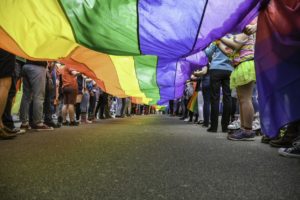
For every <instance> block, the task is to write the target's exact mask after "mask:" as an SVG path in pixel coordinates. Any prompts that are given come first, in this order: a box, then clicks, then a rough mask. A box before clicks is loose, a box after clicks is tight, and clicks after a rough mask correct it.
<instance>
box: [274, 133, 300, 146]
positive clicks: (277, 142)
mask: <svg viewBox="0 0 300 200" xmlns="http://www.w3.org/2000/svg"><path fill="white" fill-rule="evenodd" d="M296 137H297V135H290V134H286V135H284V136H282V137H280V138H279V139H274V140H271V141H270V142H269V144H270V145H271V146H272V147H277V148H280V147H284V148H288V147H292V143H293V141H294V139H295V138H296Z"/></svg>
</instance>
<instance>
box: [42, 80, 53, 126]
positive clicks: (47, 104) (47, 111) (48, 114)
mask: <svg viewBox="0 0 300 200" xmlns="http://www.w3.org/2000/svg"><path fill="white" fill-rule="evenodd" d="M47 79H48V77H46V89H45V100H44V123H46V124H50V123H53V120H52V111H51V94H50V93H51V91H50V87H52V86H50V85H49V84H50V83H49V81H48V80H47Z"/></svg>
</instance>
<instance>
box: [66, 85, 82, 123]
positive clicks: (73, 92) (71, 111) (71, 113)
mask: <svg viewBox="0 0 300 200" xmlns="http://www.w3.org/2000/svg"><path fill="white" fill-rule="evenodd" d="M76 97H77V89H76V88H70V101H69V102H68V103H69V105H68V109H69V117H70V126H78V125H79V122H77V121H76V120H75V106H74V105H75V103H76Z"/></svg>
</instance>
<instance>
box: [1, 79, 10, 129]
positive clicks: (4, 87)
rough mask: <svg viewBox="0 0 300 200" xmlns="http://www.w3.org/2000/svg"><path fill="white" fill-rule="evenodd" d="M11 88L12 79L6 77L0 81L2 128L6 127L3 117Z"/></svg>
mask: <svg viewBox="0 0 300 200" xmlns="http://www.w3.org/2000/svg"><path fill="white" fill-rule="evenodd" d="M10 86H11V77H5V78H1V79H0V102H1V103H0V128H3V127H4V124H3V122H2V115H3V113H4V110H5V106H6V102H7V97H8V92H9V88H10Z"/></svg>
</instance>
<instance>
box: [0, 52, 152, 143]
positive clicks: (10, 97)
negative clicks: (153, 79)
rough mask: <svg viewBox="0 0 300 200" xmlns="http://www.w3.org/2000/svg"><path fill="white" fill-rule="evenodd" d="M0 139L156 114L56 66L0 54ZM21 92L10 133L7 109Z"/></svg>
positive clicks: (67, 67)
mask: <svg viewBox="0 0 300 200" xmlns="http://www.w3.org/2000/svg"><path fill="white" fill-rule="evenodd" d="M0 66H1V67H0V94H1V99H0V102H1V104H0V117H1V120H0V138H1V139H12V138H15V137H16V136H17V135H18V134H23V133H25V132H26V131H29V130H32V131H52V130H54V129H55V128H60V127H61V126H79V125H80V124H91V123H93V122H95V120H96V119H101V120H104V119H109V118H124V117H130V116H131V115H148V114H154V113H155V112H156V108H155V107H154V106H149V105H141V104H135V103H133V102H132V101H131V98H130V97H126V98H118V97H114V96H112V95H110V94H108V93H106V92H105V91H103V90H101V88H99V87H98V86H97V84H96V82H95V81H94V80H92V79H91V78H89V77H86V76H85V75H84V74H81V73H80V72H78V71H76V70H75V69H73V68H72V67H71V66H69V65H64V64H61V63H59V62H41V61H32V60H24V59H22V58H20V59H18V58H17V57H16V56H15V55H13V54H11V53H9V52H7V51H5V50H3V49H0ZM17 90H21V91H22V98H21V102H20V109H19V112H18V115H19V121H20V123H21V125H20V127H16V125H15V121H14V120H15V119H14V118H13V116H12V107H13V104H14V101H15V96H16V93H17Z"/></svg>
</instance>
